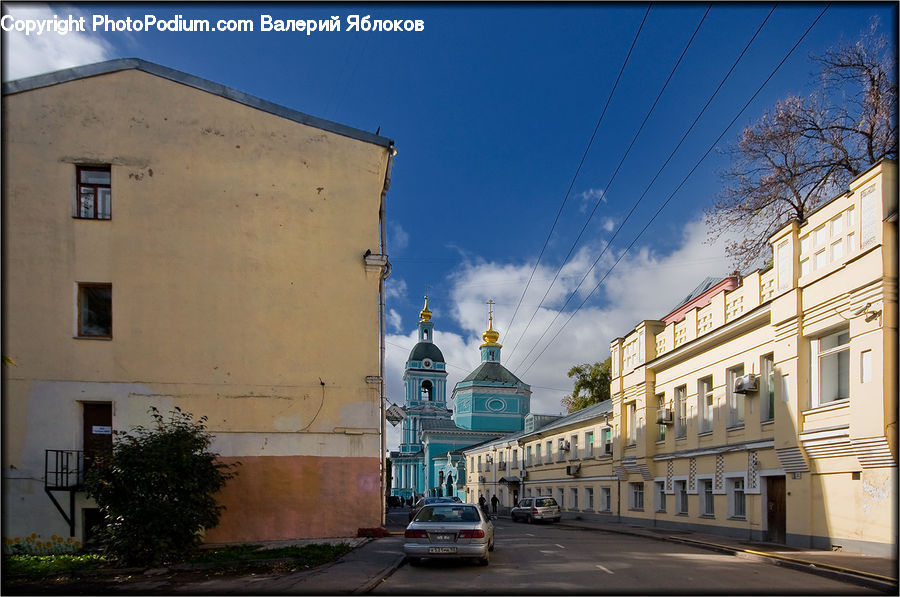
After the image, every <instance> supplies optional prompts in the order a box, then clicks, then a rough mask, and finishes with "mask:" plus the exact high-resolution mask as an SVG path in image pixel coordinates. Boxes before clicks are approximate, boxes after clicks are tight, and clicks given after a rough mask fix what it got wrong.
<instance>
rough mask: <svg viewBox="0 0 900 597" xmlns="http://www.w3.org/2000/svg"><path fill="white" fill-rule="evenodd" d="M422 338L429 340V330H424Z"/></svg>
mask: <svg viewBox="0 0 900 597" xmlns="http://www.w3.org/2000/svg"><path fill="white" fill-rule="evenodd" d="M422 338H423V339H424V340H428V330H422Z"/></svg>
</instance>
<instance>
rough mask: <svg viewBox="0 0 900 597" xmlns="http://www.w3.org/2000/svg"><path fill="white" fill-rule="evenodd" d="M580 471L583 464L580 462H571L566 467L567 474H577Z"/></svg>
mask: <svg viewBox="0 0 900 597" xmlns="http://www.w3.org/2000/svg"><path fill="white" fill-rule="evenodd" d="M580 472H581V465H580V464H570V465H568V466H567V467H566V474H567V475H577V474H578V473H580Z"/></svg>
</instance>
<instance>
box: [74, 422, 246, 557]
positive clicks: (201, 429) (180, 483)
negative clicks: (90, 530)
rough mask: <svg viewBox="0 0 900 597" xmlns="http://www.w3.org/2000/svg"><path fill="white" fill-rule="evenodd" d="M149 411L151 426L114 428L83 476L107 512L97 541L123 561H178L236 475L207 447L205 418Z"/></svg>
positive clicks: (213, 516) (210, 523) (213, 520)
mask: <svg viewBox="0 0 900 597" xmlns="http://www.w3.org/2000/svg"><path fill="white" fill-rule="evenodd" d="M149 412H150V415H151V417H152V418H153V420H154V421H155V427H154V428H152V429H148V428H146V427H143V426H138V427H135V428H134V429H132V430H131V432H123V433H117V434H116V436H117V437H116V441H115V442H114V443H113V449H112V453H111V454H110V455H108V456H106V457H99V458H97V459H96V460H95V461H94V464H93V466H92V467H91V468H90V469H89V470H88V472H87V474H86V475H85V489H86V490H87V493H88V495H89V496H90V497H92V498H94V500H95V501H96V502H97V504H98V506H99V507H100V511H101V513H102V515H103V524H102V525H101V528H100V529H99V530H98V532H97V536H98V541H99V544H100V546H101V547H102V549H103V551H104V552H106V553H107V554H108V555H109V556H111V557H113V558H115V559H116V560H119V561H120V562H121V563H124V564H126V565H156V564H159V563H162V562H169V561H176V560H179V559H182V558H184V557H185V556H186V555H187V554H189V553H190V552H191V551H193V550H195V549H196V548H197V546H199V544H200V541H201V533H202V531H203V530H204V529H209V528H212V527H214V526H216V524H218V522H219V517H220V515H221V513H222V510H223V509H224V507H223V506H221V505H219V504H218V503H217V502H216V500H215V498H214V494H215V493H216V492H218V491H219V490H221V489H222V487H224V486H225V483H226V482H227V481H228V480H229V479H231V478H232V477H234V476H235V475H236V474H237V473H236V472H234V470H233V466H235V465H226V464H223V463H221V462H218V455H217V454H214V453H212V452H210V451H209V446H210V443H211V441H212V436H211V434H209V433H207V432H206V425H205V422H206V417H202V418H200V420H199V421H198V422H194V421H193V417H192V415H191V414H190V413H187V412H184V411H182V410H181V409H179V408H177V407H176V408H175V409H174V410H172V411H171V412H170V413H169V417H168V419H166V418H164V417H163V416H162V415H161V414H160V413H159V411H158V410H157V409H156V408H154V407H151V408H150V410H149Z"/></svg>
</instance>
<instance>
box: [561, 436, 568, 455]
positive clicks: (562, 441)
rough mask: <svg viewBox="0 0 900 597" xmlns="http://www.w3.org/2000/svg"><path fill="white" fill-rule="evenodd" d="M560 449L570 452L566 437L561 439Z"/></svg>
mask: <svg viewBox="0 0 900 597" xmlns="http://www.w3.org/2000/svg"><path fill="white" fill-rule="evenodd" d="M559 449H560V450H562V451H564V452H568V451H569V442H567V441H566V440H564V439H561V440H559Z"/></svg>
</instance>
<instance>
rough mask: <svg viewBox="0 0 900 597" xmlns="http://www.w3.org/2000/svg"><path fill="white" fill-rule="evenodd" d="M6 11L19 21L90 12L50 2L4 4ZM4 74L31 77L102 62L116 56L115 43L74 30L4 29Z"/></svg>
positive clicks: (75, 15)
mask: <svg viewBox="0 0 900 597" xmlns="http://www.w3.org/2000/svg"><path fill="white" fill-rule="evenodd" d="M3 12H4V14H9V15H11V16H12V17H13V18H14V19H15V20H16V21H19V20H24V19H29V20H32V19H37V20H50V21H52V20H54V16H56V17H58V20H60V21H61V20H64V19H67V18H68V17H69V15H72V16H74V17H75V18H78V17H80V16H84V17H85V19H86V20H88V21H89V20H90V16H89V15H86V13H83V12H81V11H79V10H76V9H74V8H72V7H60V8H59V9H51V8H50V7H49V6H47V5H46V4H4V5H3ZM3 38H4V42H5V45H4V48H3V76H4V78H5V79H6V80H14V79H20V78H22V77H30V76H32V75H37V74H41V73H46V72H51V71H55V70H60V69H63V68H69V67H71V66H79V65H82V64H91V63H93V62H102V61H104V60H109V59H110V58H112V57H113V47H112V45H110V44H109V43H107V42H106V41H104V40H103V39H101V38H100V37H97V36H94V35H89V34H88V33H81V32H77V31H70V32H68V33H66V34H65V35H60V34H59V33H54V32H52V31H51V32H45V33H43V34H41V35H36V34H34V33H32V34H31V35H25V33H24V32H22V31H9V32H4V33H3Z"/></svg>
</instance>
